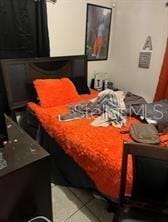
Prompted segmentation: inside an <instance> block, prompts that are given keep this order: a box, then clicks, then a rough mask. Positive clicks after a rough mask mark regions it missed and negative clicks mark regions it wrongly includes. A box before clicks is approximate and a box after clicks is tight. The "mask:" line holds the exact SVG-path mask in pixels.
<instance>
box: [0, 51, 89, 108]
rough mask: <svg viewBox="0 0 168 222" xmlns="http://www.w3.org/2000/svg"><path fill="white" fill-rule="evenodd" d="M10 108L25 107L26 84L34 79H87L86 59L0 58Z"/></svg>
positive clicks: (26, 99)
mask: <svg viewBox="0 0 168 222" xmlns="http://www.w3.org/2000/svg"><path fill="white" fill-rule="evenodd" d="M1 72H2V73H1V74H2V76H3V78H4V83H5V88H6V92H7V97H8V104H9V108H10V110H15V109H18V108H22V107H25V106H26V104H27V102H28V98H29V97H28V91H27V87H26V86H27V84H28V83H29V84H30V83H31V82H33V80H35V79H47V78H61V77H70V78H74V77H83V78H84V81H87V60H86V57H85V56H83V55H80V56H65V57H52V58H31V59H5V60H1Z"/></svg>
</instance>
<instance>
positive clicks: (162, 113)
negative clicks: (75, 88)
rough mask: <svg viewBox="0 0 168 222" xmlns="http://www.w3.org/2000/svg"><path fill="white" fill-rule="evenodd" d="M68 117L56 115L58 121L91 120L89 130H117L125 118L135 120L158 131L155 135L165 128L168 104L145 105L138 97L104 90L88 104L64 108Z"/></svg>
mask: <svg viewBox="0 0 168 222" xmlns="http://www.w3.org/2000/svg"><path fill="white" fill-rule="evenodd" d="M68 108H69V113H68V114H64V115H59V116H58V119H59V120H60V121H71V120H75V119H82V118H88V117H95V119H94V120H93V121H92V122H91V123H90V124H91V125H92V126H103V127H107V126H109V125H113V126H115V127H118V128H121V127H122V126H125V125H126V121H127V115H128V116H136V117H138V118H140V119H141V120H145V121H146V122H147V123H151V124H154V125H156V126H157V127H158V130H159V132H164V131H165V130H167V128H168V100H167V99H165V100H161V101H159V102H153V103H147V102H146V101H145V99H144V98H143V97H141V96H137V95H135V94H132V93H131V92H127V93H126V94H125V93H124V92H123V91H113V90H110V89H106V90H104V91H102V92H100V93H99V94H98V96H97V97H96V98H94V99H91V100H89V101H88V102H82V103H78V104H76V105H68Z"/></svg>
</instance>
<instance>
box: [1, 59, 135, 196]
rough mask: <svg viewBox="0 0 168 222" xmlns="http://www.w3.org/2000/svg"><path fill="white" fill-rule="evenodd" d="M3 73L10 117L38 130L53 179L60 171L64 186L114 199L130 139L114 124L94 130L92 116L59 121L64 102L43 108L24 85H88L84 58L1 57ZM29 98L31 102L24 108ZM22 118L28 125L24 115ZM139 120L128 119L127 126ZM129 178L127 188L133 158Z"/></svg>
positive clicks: (116, 194)
mask: <svg viewBox="0 0 168 222" xmlns="http://www.w3.org/2000/svg"><path fill="white" fill-rule="evenodd" d="M1 72H2V74H3V76H4V81H5V85H6V89H7V96H8V102H9V107H10V110H11V113H12V116H13V118H14V119H18V120H19V122H20V124H23V125H24V127H25V126H26V127H25V129H26V131H28V132H29V133H30V132H31V133H32V132H33V130H34V131H35V134H36V130H37V127H38V140H39V142H40V144H41V145H43V146H44V147H45V148H46V150H47V151H48V152H49V153H50V154H51V163H52V174H53V175H54V176H56V177H58V175H59V180H60V181H62V183H63V184H64V185H65V184H66V185H71V186H76V187H82V188H90V189H95V190H98V191H99V192H101V193H102V194H103V195H105V196H106V197H111V198H113V199H114V200H117V199H118V195H119V185H120V170H121V162H122V161H121V160H122V148H123V141H131V138H130V137H129V135H128V134H121V133H120V129H117V128H115V127H112V126H110V127H107V128H102V127H97V128H96V127H95V128H94V127H92V126H91V125H90V122H91V119H82V120H75V121H72V122H68V123H63V122H60V121H59V120H58V119H57V116H58V114H64V113H66V112H67V106H66V105H59V106H54V107H49V108H42V107H41V106H39V105H38V104H36V103H35V101H33V97H34V96H33V94H34V92H32V90H30V89H29V87H28V85H29V86H30V85H31V84H32V81H33V80H35V79H57V78H62V77H67V78H70V79H75V78H76V81H77V83H79V82H81V81H82V82H83V84H85V85H86V84H87V61H86V58H85V56H67V57H55V58H37V59H16V60H2V61H1ZM95 96H96V92H94V91H93V92H92V93H91V95H80V98H79V100H78V102H80V101H85V100H87V99H89V98H92V97H95ZM30 100H31V101H33V102H30V103H29V105H28V108H26V107H27V104H28V102H29V101H30ZM18 114H19V115H18ZM20 114H22V115H20ZM34 114H35V115H34ZM25 116H26V117H27V119H26V124H25V120H24V118H22V117H25ZM39 120H40V124H39ZM137 121H138V120H137V119H135V118H130V119H129V120H128V123H127V128H129V125H130V124H131V123H133V122H137ZM27 123H28V124H27ZM79 128H80V130H79ZM35 134H32V136H34V135H35ZM127 180H128V191H129V190H130V189H131V182H132V165H131V160H130V164H129V169H128V179H127ZM57 181H58V180H57Z"/></svg>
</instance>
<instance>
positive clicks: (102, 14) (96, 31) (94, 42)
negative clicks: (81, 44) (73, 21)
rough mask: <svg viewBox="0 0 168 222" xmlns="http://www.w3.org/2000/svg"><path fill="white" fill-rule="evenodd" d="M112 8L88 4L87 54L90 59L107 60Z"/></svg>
mask: <svg viewBox="0 0 168 222" xmlns="http://www.w3.org/2000/svg"><path fill="white" fill-rule="evenodd" d="M111 18H112V9H111V8H107V7H103V6H100V5H94V4H87V18H86V40H85V54H86V56H87V59H88V60H89V61H96V60H107V58H108V48H109V38H110V27H111Z"/></svg>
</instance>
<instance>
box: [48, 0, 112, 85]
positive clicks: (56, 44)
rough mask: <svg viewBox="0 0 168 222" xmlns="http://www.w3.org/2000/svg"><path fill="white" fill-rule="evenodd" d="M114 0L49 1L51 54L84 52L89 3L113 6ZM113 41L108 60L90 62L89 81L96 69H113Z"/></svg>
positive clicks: (61, 54) (104, 70)
mask: <svg viewBox="0 0 168 222" xmlns="http://www.w3.org/2000/svg"><path fill="white" fill-rule="evenodd" d="M114 2H115V0H114V1H112V0H90V1H87V0H57V2H56V4H52V3H49V2H48V3H47V10H48V26H49V37H50V50H51V53H50V54H51V56H64V55H81V54H84V52H85V49H84V47H85V30H86V8H87V3H93V4H98V5H103V6H106V7H110V8H112V6H113V3H114ZM111 33H112V29H111ZM111 36H112V35H111ZM111 42H112V39H110V44H109V45H110V47H109V59H108V60H106V61H94V62H89V63H88V77H89V82H90V79H91V78H92V77H93V73H94V72H95V71H96V72H101V71H102V72H109V71H111V61H112V53H111V52H112V44H111Z"/></svg>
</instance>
